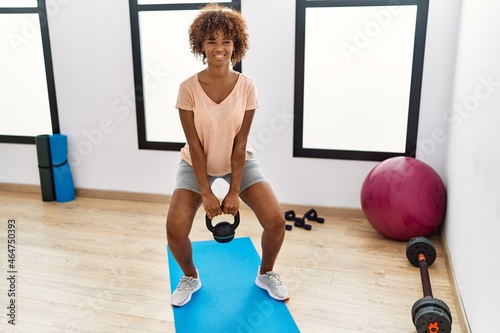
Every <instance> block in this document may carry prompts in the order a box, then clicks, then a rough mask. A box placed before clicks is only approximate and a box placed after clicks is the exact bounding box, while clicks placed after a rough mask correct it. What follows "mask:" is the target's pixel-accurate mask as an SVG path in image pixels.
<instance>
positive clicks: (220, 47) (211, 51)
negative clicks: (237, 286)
mask: <svg viewBox="0 0 500 333" xmlns="http://www.w3.org/2000/svg"><path fill="white" fill-rule="evenodd" d="M203 51H204V53H205V56H206V59H207V62H208V63H209V64H211V65H216V66H221V65H224V64H229V63H230V62H231V57H232V55H233V51H234V42H233V40H232V39H229V38H227V37H226V36H225V35H224V33H223V32H222V31H218V32H216V33H215V34H214V36H212V37H210V38H208V39H205V40H204V41H203Z"/></svg>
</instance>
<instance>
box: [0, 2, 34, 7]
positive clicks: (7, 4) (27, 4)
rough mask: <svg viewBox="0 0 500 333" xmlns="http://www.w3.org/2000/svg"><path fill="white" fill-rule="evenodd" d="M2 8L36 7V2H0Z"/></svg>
mask: <svg viewBox="0 0 500 333" xmlns="http://www.w3.org/2000/svg"><path fill="white" fill-rule="evenodd" d="M2 7H14V8H15V7H38V3H37V0H0V8H2Z"/></svg>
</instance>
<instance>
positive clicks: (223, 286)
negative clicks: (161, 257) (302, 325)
mask: <svg viewBox="0 0 500 333" xmlns="http://www.w3.org/2000/svg"><path fill="white" fill-rule="evenodd" d="M167 253H168V265H169V270H170V281H171V283H170V289H171V292H173V291H174V290H175V288H176V287H177V283H178V282H179V280H180V278H181V277H182V275H183V273H182V271H181V270H180V268H179V266H178V265H177V263H176V262H175V260H174V258H173V256H172V254H171V253H170V250H169V249H168V246H167ZM193 260H194V262H195V264H196V267H197V268H198V272H199V274H200V279H201V283H202V288H201V289H200V290H198V291H197V292H196V293H194V294H193V296H192V298H191V301H190V302H189V303H187V304H186V305H184V306H182V307H173V310H174V319H175V330H176V332H177V333H193V332H197V333H204V332H206V333H213V332H217V333H260V332H261V333H294V332H300V331H299V329H298V327H297V325H296V323H295V321H294V320H293V318H292V316H291V314H290V312H289V311H288V308H287V307H286V304H285V303H284V302H281V301H276V300H274V299H272V298H271V297H270V296H269V294H268V293H267V291H265V290H262V289H260V288H259V287H257V286H256V285H255V278H256V276H257V270H258V266H259V265H260V258H259V254H258V253H257V251H256V250H255V247H254V246H253V244H252V242H251V240H250V238H248V237H243V238H235V239H234V240H233V241H231V242H229V243H226V244H220V243H217V242H215V241H214V240H210V241H202V242H193Z"/></svg>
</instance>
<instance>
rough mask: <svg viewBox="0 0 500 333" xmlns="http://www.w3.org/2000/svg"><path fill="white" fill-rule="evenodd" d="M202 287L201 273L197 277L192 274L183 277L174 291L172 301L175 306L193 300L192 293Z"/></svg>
mask: <svg viewBox="0 0 500 333" xmlns="http://www.w3.org/2000/svg"><path fill="white" fill-rule="evenodd" d="M200 288H201V280H200V274H199V273H198V278H197V279H195V278H193V277H190V276H183V277H181V281H180V282H179V284H178V285H177V289H175V290H174V292H173V293H172V299H171V303H172V305H173V306H183V305H184V304H186V303H187V302H189V301H190V300H191V295H193V294H194V293H195V292H196V291H198V290H199V289H200Z"/></svg>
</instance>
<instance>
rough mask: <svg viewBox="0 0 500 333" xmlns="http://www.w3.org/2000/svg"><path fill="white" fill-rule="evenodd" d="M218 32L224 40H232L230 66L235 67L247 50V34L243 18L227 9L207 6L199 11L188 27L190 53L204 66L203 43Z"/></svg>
mask: <svg viewBox="0 0 500 333" xmlns="http://www.w3.org/2000/svg"><path fill="white" fill-rule="evenodd" d="M218 31H222V32H223V33H224V35H225V36H226V38H229V39H232V41H233V43H234V52H233V55H232V56H231V62H232V66H235V65H236V64H237V63H238V62H240V61H241V59H243V57H244V56H245V53H246V51H247V50H248V34H247V26H246V23H245V20H244V18H243V16H242V15H241V14H240V13H239V12H237V11H236V10H234V9H231V8H228V7H222V6H220V5H217V4H209V5H207V6H205V7H204V8H202V9H201V12H200V13H199V14H198V16H197V17H196V18H195V19H194V21H193V23H192V24H191V26H190V27H189V46H190V47H191V52H192V53H193V54H194V55H195V56H196V57H199V58H202V61H203V64H206V59H207V58H206V56H205V53H204V52H203V42H204V41H205V40H206V39H210V38H215V35H216V33H217V32H218Z"/></svg>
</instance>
